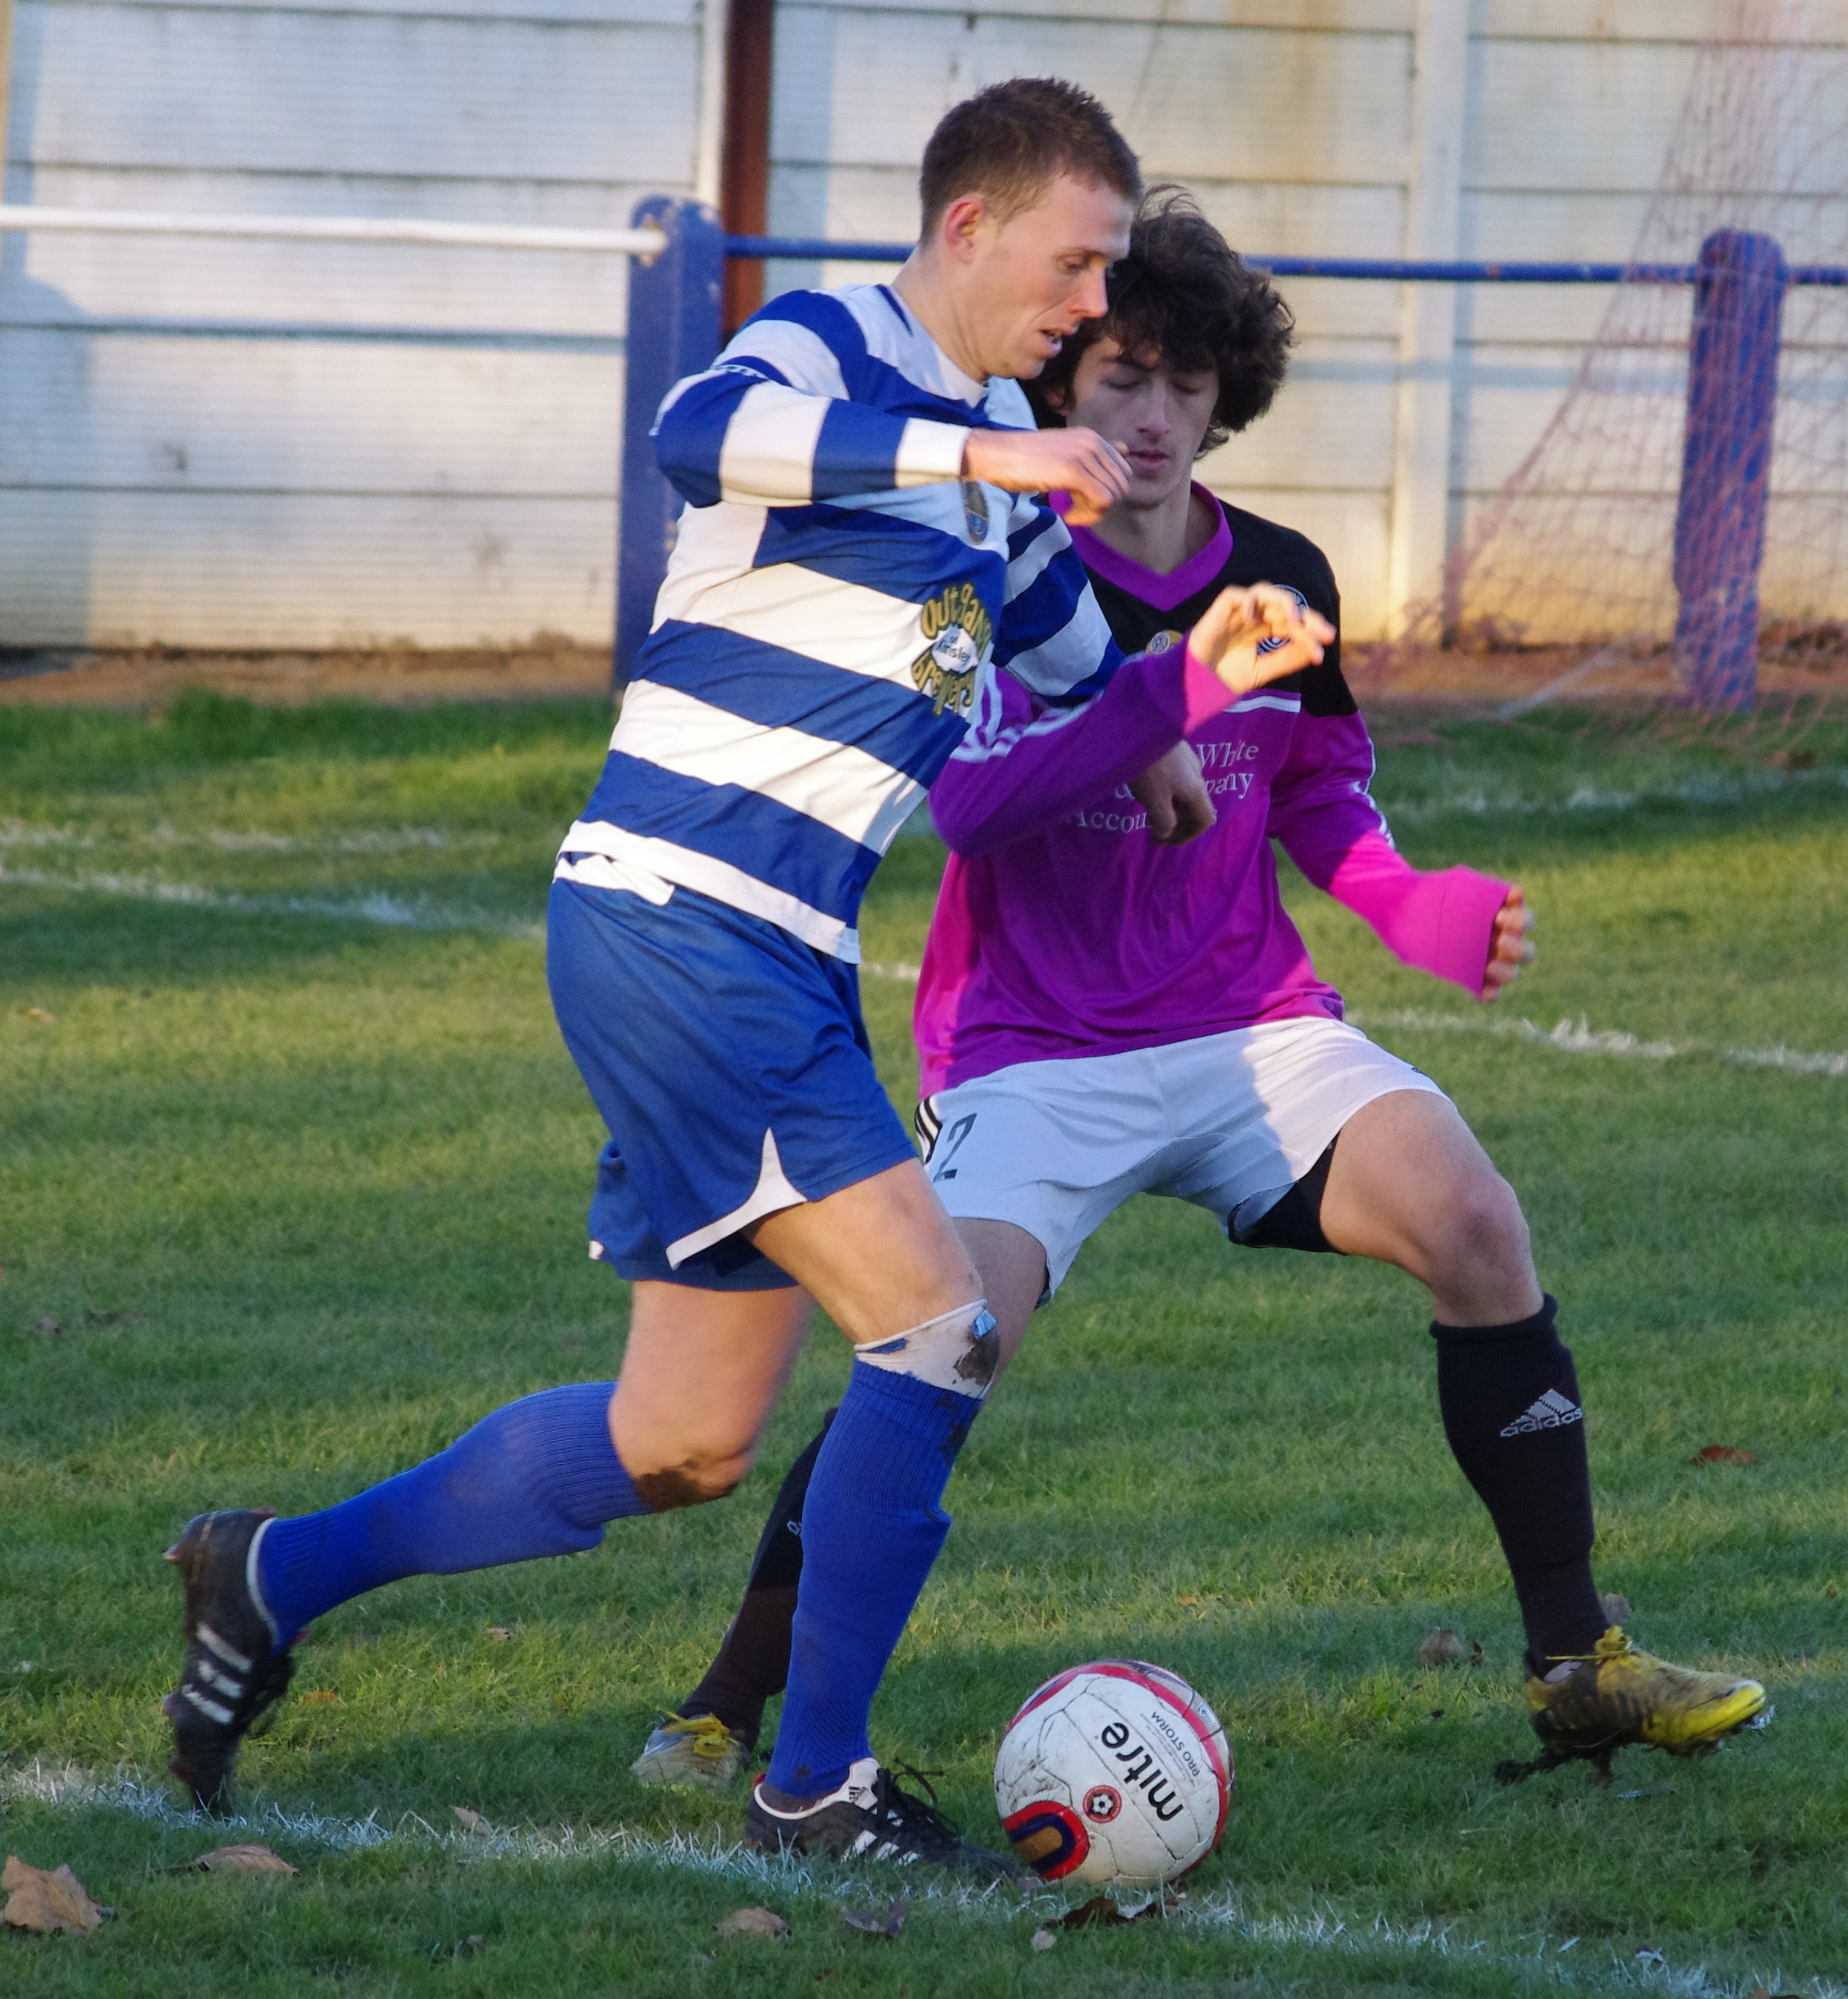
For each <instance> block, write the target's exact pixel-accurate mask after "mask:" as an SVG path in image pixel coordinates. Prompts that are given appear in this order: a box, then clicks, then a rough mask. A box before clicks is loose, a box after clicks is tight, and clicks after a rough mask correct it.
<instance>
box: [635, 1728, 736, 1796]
mask: <svg viewBox="0 0 1848 1999" xmlns="http://www.w3.org/2000/svg"><path fill="white" fill-rule="evenodd" d="M750 1754H751V1748H750V1745H749V1744H747V1742H746V1741H745V1740H744V1737H743V1736H742V1735H737V1734H733V1732H732V1731H731V1730H730V1729H729V1728H727V1727H726V1725H725V1724H724V1723H723V1721H721V1720H719V1717H718V1716H717V1715H716V1714H693V1715H681V1714H667V1715H664V1716H663V1717H661V1725H660V1727H658V1728H657V1729H656V1730H655V1731H654V1734H652V1735H650V1737H649V1738H648V1742H647V1747H646V1748H644V1749H643V1751H642V1753H641V1755H639V1756H638V1757H636V1759H635V1761H634V1762H633V1763H631V1764H630V1765H629V1775H630V1776H633V1777H634V1778H636V1779H637V1780H638V1781H639V1782H642V1783H644V1784H678V1785H683V1786H685V1787H686V1788H688V1789H692V1790H699V1791H723V1790H725V1789H728V1788H729V1787H730V1786H731V1785H732V1784H733V1783H735V1782H737V1779H738V1777H739V1776H740V1774H741V1773H742V1772H743V1770H744V1764H745V1761H746V1759H747V1758H748V1757H749V1755H750Z"/></svg>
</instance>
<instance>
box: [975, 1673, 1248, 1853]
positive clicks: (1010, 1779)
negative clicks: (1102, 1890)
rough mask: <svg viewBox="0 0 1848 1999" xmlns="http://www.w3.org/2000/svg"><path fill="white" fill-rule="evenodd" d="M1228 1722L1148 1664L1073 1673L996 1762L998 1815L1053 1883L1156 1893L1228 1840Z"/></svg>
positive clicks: (1017, 1723) (1032, 1710)
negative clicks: (1222, 1836) (1224, 1837)
mask: <svg viewBox="0 0 1848 1999" xmlns="http://www.w3.org/2000/svg"><path fill="white" fill-rule="evenodd" d="M1234 1781H1235V1779H1234V1776H1233V1767H1232V1751H1231V1749H1230V1748H1229V1746H1228V1745H1227V1743H1226V1731H1225V1730H1224V1729H1223V1728H1222V1727H1220V1726H1219V1717H1218V1716H1216V1715H1215V1713H1213V1711H1212V1709H1211V1708H1210V1707H1208V1706H1207V1704H1206V1703H1205V1701H1204V1700H1202V1699H1201V1698H1200V1696H1199V1695H1198V1694H1197V1693H1196V1692H1194V1689H1192V1688H1191V1686H1189V1685H1188V1683H1187V1682H1186V1681H1185V1680H1184V1679H1181V1676H1180V1675H1179V1674H1177V1673H1171V1672H1168V1671H1167V1668H1165V1667H1162V1666H1152V1665H1148V1664H1146V1662H1145V1661H1142V1660H1140V1659H1098V1660H1097V1661H1094V1662H1093V1663H1092V1664H1091V1665H1088V1666H1073V1668H1071V1669H1070V1671H1069V1672H1063V1673H1060V1674H1059V1675H1057V1676H1056V1678H1055V1679H1049V1680H1048V1681H1047V1682H1046V1683H1045V1685H1044V1686H1042V1687H1041V1688H1039V1689H1038V1691H1037V1692H1035V1693H1033V1694H1031V1696H1029V1697H1028V1699H1027V1701H1026V1703H1025V1705H1024V1706H1022V1707H1021V1710H1020V1712H1019V1713H1018V1714H1017V1715H1015V1717H1014V1719H1013V1720H1012V1721H1011V1722H1010V1723H1009V1724H1007V1734H1005V1735H1004V1737H1002V1738H1001V1747H1000V1753H999V1755H997V1756H996V1758H995V1759H994V1802H995V1809H996V1810H997V1811H998V1812H999V1813H1000V1815H1001V1824H1002V1826H1003V1827H1004V1828H1005V1830H1006V1831H1007V1837H1008V1838H1010V1839H1011V1841H1013V1842H1014V1852H1016V1853H1017V1854H1018V1855H1019V1856H1020V1858H1021V1859H1022V1860H1024V1861H1025V1862H1026V1863H1027V1865H1028V1866H1029V1867H1031V1869H1033V1871H1034V1872H1035V1873H1036V1874H1038V1875H1040V1876H1042V1878H1043V1879H1046V1880H1048V1881H1083V1882H1087V1883H1093V1884H1094V1885H1096V1886H1100V1887H1102V1886H1110V1885H1112V1884H1115V1885H1116V1886H1122V1887H1135V1888H1152V1887H1153V1886H1156V1883H1160V1882H1163V1881H1172V1880H1174V1879H1175V1878H1176V1876H1179V1875H1182V1874H1184V1873H1187V1871H1188V1869H1189V1868H1191V1867H1197V1866H1199V1864H1200V1862H1201V1861H1202V1860H1204V1859H1205V1858H1206V1856H1207V1855H1208V1854H1209V1853H1210V1852H1212V1850H1213V1848H1215V1846H1216V1845H1218V1844H1219V1835H1220V1834H1221V1833H1222V1831H1224V1830H1225V1828H1226V1811H1227V1809H1228V1807H1229V1806H1230V1805H1231V1803H1232V1787H1233V1782H1234Z"/></svg>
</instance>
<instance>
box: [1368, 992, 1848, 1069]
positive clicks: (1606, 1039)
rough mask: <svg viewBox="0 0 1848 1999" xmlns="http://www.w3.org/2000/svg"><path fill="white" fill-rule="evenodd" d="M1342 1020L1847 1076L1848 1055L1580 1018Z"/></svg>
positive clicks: (1384, 1011) (1408, 1013) (1406, 1010)
mask: <svg viewBox="0 0 1848 1999" xmlns="http://www.w3.org/2000/svg"><path fill="white" fill-rule="evenodd" d="M1347 1018H1348V1019H1349V1020H1350V1021H1351V1022H1352V1023H1353V1024H1354V1026H1355V1027H1368V1028H1375V1027H1403V1028H1407V1029H1409V1030H1411V1031H1413V1032H1414V1033H1420V1034H1431V1033H1435V1034H1513V1035H1515V1036H1516V1037H1517V1038H1519V1039H1520V1040H1521V1041H1531V1042H1533V1043H1534V1044H1535V1045H1537V1046H1538V1047H1541V1048H1552V1049H1553V1050H1555V1051H1556V1052H1557V1053H1558V1054H1561V1055H1624V1056H1629V1057H1631V1058H1638V1059H1641V1060H1642V1061H1645V1062H1666V1061H1669V1059H1671V1058H1673V1057H1675V1056H1677V1055H1711V1056H1712V1057H1713V1058H1715V1061H1717V1062H1732V1063H1734V1064H1735V1065H1738V1066H1739V1067H1740V1068H1742V1069H1784V1070H1786V1071H1787V1072H1789V1073H1790V1074H1791V1075H1794V1076H1848V1055H1837V1054H1835V1053H1833V1052H1832V1051H1818V1052H1814V1053H1812V1052H1810V1051H1805V1050H1801V1049H1797V1048H1785V1047H1784V1045H1783V1044H1782V1043H1781V1042H1780V1043H1779V1044H1778V1045H1777V1047H1775V1048H1715V1047H1714V1046H1713V1045H1712V1044H1711V1042H1709V1041H1644V1040H1643V1039H1642V1037H1641V1036H1640V1035H1637V1034H1624V1033H1621V1032H1620V1031H1614V1030H1608V1029H1607V1030H1604V1031H1599V1030H1597V1029H1594V1028H1593V1027H1592V1026H1591V1025H1590V1022H1589V1021H1588V1020H1586V1017H1585V1016H1584V1015H1583V1014H1580V1015H1579V1018H1578V1019H1577V1020H1570V1019H1567V1020H1562V1021H1560V1022H1559V1024H1558V1025H1557V1026H1556V1027H1535V1026H1534V1023H1533V1022H1532V1021H1531V1020H1508V1019H1506V1018H1503V1019H1500V1020H1493V1019H1484V1018H1482V1017H1479V1016H1475V1015H1472V1014H1468V1013H1425V1012H1422V1011H1420V1010H1419V1009H1417V1008H1416V1007H1411V1006H1402V1007H1388V1008H1381V1009H1378V1010H1375V1009H1373V1008H1371V1007H1369V1008H1368V1009H1366V1010H1364V1011H1362V1010H1358V1009H1357V1010H1354V1011H1352V1012H1350V1013H1349V1014H1348V1015H1347Z"/></svg>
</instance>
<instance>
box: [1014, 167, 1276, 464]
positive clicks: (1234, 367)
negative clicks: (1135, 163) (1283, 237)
mask: <svg viewBox="0 0 1848 1999" xmlns="http://www.w3.org/2000/svg"><path fill="white" fill-rule="evenodd" d="M1109 289H1110V310H1108V312H1107V313H1106V314H1104V317H1103V318H1101V319H1094V320H1086V321H1085V323H1084V324H1083V326H1081V327H1079V329H1078V331H1077V332H1076V333H1075V334H1073V335H1072V336H1071V338H1070V339H1069V340H1067V341H1066V343H1065V345H1064V346H1063V348H1061V349H1060V351H1059V354H1058V355H1057V356H1056V358H1055V359H1052V361H1049V362H1048V363H1047V364H1046V366H1045V370H1044V372H1042V374H1041V375H1040V376H1038V379H1035V380H1033V381H1031V382H1027V383H1023V384H1022V385H1021V386H1023V387H1024V388H1025V390H1026V391H1027V396H1028V400H1029V401H1030V402H1031V404H1032V405H1033V414H1035V416H1036V417H1038V419H1039V421H1040V423H1041V424H1042V425H1046V426H1056V425H1058V424H1063V422H1064V421H1065V418H1064V417H1063V414H1061V411H1060V407H1059V406H1060V405H1063V404H1067V403H1069V402H1070V399H1071V393H1072V381H1073V377H1074V376H1076V375H1077V372H1078V363H1079V362H1080V359H1082V358H1083V355H1084V352H1085V350H1086V349H1087V348H1090V347H1093V346H1094V345H1096V344H1097V341H1100V340H1104V339H1106V338H1108V339H1111V340H1114V341H1116V342H1117V344H1118V345H1119V346H1120V347H1121V348H1122V350H1123V352H1125V354H1128V355H1150V354H1159V355H1161V356H1162V358H1163V359H1164V360H1166V361H1167V362H1169V363H1170V365H1171V366H1174V367H1176V368H1179V369H1186V370H1188V371H1189V372H1191V371H1193V370H1194V369H1200V370H1201V371H1204V370H1205V369H1208V368H1211V369H1213V370H1215V372H1216V373H1217V374H1218V376H1219V400H1218V402H1217V403H1215V404H1214V405H1213V420H1212V423H1211V424H1209V425H1208V427H1207V432H1206V436H1205V439H1204V441H1203V442H1201V446H1200V449H1201V451H1202V452H1208V451H1211V450H1212V449H1213V448H1214V446H1215V445H1222V444H1223V443H1224V442H1226V439H1227V438H1229V437H1230V436H1231V435H1232V434H1233V432H1234V431H1242V430H1243V429H1244V428H1245V427H1246V424H1251V423H1255V422H1256V421H1257V419H1258V418H1259V417H1261V416H1262V415H1263V414H1264V412H1265V411H1267V409H1269V408H1270V407H1271V401H1272V400H1273V399H1274V397H1275V396H1276V394H1277V392H1278V390H1279V389H1280V388H1281V386H1283V378H1284V375H1285V371H1286V369H1288V366H1289V358H1290V344H1291V342H1292V340H1293V339H1294V338H1295V326H1296V321H1295V315H1294V314H1292V312H1291V310H1290V309H1289V307H1288V306H1287V305H1285V303H1284V301H1283V299H1282V297H1281V295H1280V294H1279V293H1278V290H1277V288H1276V287H1275V286H1274V285H1273V284H1272V283H1271V275H1270V273H1269V272H1267V271H1263V270H1260V269H1258V268H1256V267H1255V266H1253V265H1250V264H1247V263H1246V262H1245V260H1244V259H1243V258H1242V257H1241V256H1240V255H1239V253H1238V252H1237V251H1236V250H1234V249H1233V247H1232V245H1231V244H1229V243H1228V242H1227V241H1226V239H1225V237H1223V236H1222V235H1221V234H1219V230H1216V229H1215V228H1214V227H1213V226H1212V223H1210V222H1208V220H1207V219H1206V217H1205V216H1204V215H1202V214H1201V213H1200V210H1199V209H1198V206H1196V205H1195V203H1194V199H1193V197H1192V196H1191V195H1190V194H1188V192H1186V191H1185V189H1181V188H1178V187H1174V186H1172V185H1167V186H1162V187H1152V188H1150V189H1149V192H1147V194H1146V195H1145V196H1143V197H1142V206H1141V207H1140V208H1139V210H1137V212H1136V217H1135V227H1133V228H1132V230H1131V231H1130V235H1129V255H1127V256H1126V257H1125V258H1123V260H1122V262H1121V263H1119V264H1117V265H1114V266H1113V267H1112V268H1111V273H1110V279H1109Z"/></svg>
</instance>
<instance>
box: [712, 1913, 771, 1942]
mask: <svg viewBox="0 0 1848 1999" xmlns="http://www.w3.org/2000/svg"><path fill="white" fill-rule="evenodd" d="M713 1935H715V1936H767V1937H785V1936H787V1935H789V1925H788V1924H787V1923H786V1922H785V1921H783V1919H782V1917H781V1916H779V1915H778V1914H777V1913H776V1911H775V1910H774V1909H734V1910H733V1911H732V1913H731V1914H730V1915H729V1916H727V1917H726V1919H725V1920H724V1921H723V1922H722V1923H714V1924H713Z"/></svg>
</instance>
